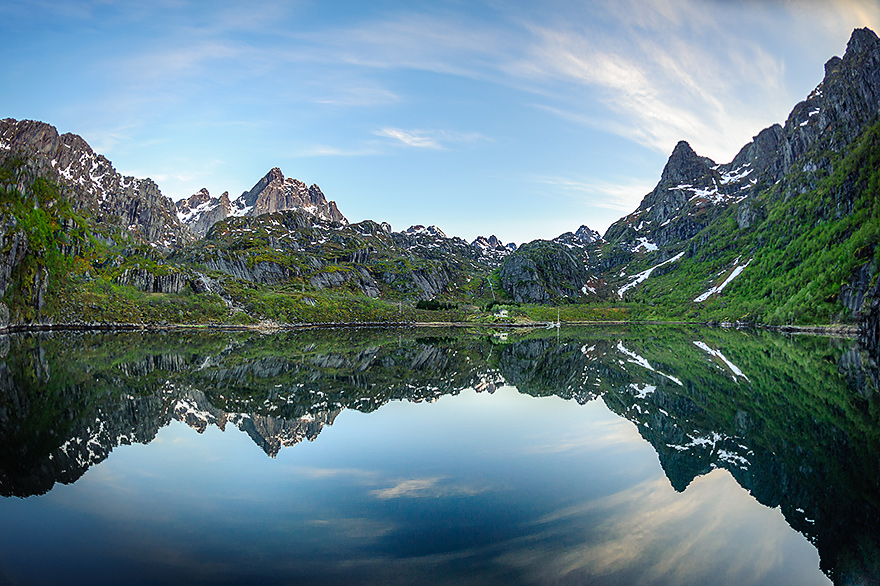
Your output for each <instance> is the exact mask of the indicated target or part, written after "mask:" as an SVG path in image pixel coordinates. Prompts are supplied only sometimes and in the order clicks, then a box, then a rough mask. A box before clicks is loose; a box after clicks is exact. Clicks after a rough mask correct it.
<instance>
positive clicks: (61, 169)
mask: <svg viewBox="0 0 880 586" xmlns="http://www.w3.org/2000/svg"><path fill="white" fill-rule="evenodd" d="M16 155H18V156H23V157H25V158H27V159H28V160H30V161H31V163H32V164H33V165H35V166H36V168H38V169H40V171H41V173H43V174H44V175H45V176H46V177H48V178H49V179H51V180H53V181H56V182H58V183H59V184H61V185H62V186H63V187H64V189H65V190H66V191H67V192H68V195H69V197H70V200H71V203H72V204H73V206H74V209H76V210H88V212H89V213H90V214H93V215H94V218H95V221H96V222H98V223H99V224H104V225H107V226H115V227H119V228H121V229H122V230H123V231H124V233H125V234H126V235H128V236H131V237H133V238H137V239H140V240H141V241H142V242H146V243H149V244H152V245H153V246H157V247H162V248H169V247H172V246H179V245H183V244H184V243H186V242H189V241H191V240H192V239H193V235H192V233H191V232H190V231H189V229H188V228H187V227H186V226H184V225H183V224H182V223H180V221H179V220H178V218H177V214H176V209H175V204H174V202H173V201H171V199H170V198H167V197H165V196H163V195H162V193H161V191H159V188H158V186H157V185H156V184H155V183H154V182H153V181H152V180H150V179H138V178H135V177H123V176H122V174H120V173H118V172H117V171H116V169H114V168H113V165H112V163H110V161H108V160H107V159H106V158H105V157H104V156H103V155H100V154H97V153H95V152H94V151H93V150H92V148H91V147H90V146H89V144H88V143H87V142H86V141H85V139H83V138H82V137H81V136H79V135H76V134H70V133H67V134H61V135H59V134H58V130H57V129H56V128H55V127H54V126H51V125H50V124H46V123H45V122H38V121H35V120H15V119H12V118H6V119H4V120H0V157H6V156H16Z"/></svg>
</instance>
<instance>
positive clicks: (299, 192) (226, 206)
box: [177, 167, 348, 236]
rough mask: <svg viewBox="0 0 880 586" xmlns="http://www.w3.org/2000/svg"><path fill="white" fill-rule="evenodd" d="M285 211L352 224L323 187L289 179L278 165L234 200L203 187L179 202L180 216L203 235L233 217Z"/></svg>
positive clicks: (191, 227) (178, 214)
mask: <svg viewBox="0 0 880 586" xmlns="http://www.w3.org/2000/svg"><path fill="white" fill-rule="evenodd" d="M285 210H302V211H304V212H306V213H307V214H309V215H310V216H313V217H315V218H319V219H321V220H327V221H329V222H339V223H341V224H343V225H346V224H348V220H347V219H346V218H345V216H343V215H342V213H341V212H340V211H339V209H338V208H337V207H336V202H334V201H327V198H326V197H324V194H323V193H322V192H321V188H320V187H318V186H317V185H312V186H311V187H308V186H306V184H305V183H303V182H302V181H299V180H298V179H293V178H291V177H288V178H285V177H284V174H283V173H282V172H281V169H279V168H278V167H274V168H273V169H272V170H271V171H269V172H268V173H267V174H266V175H265V176H264V177H263V178H262V179H260V180H259V181H258V182H257V183H256V185H254V186H253V187H252V188H251V189H250V190H249V191H245V192H244V193H242V194H241V195H240V196H238V197H237V198H236V199H235V200H233V201H230V200H229V192H224V193H223V195H221V196H220V197H219V198H212V197H211V196H210V194H209V193H208V190H207V189H204V188H203V189H201V190H200V191H199V192H198V193H195V194H193V195H192V196H190V197H189V198H188V199H184V200H181V201H179V202H177V217H178V219H179V220H180V221H181V222H183V223H184V224H186V225H187V226H189V227H190V229H191V230H192V231H193V232H194V233H196V234H198V235H199V236H205V235H206V234H207V233H208V230H210V228H211V226H213V225H214V224H216V223H217V222H219V221H221V220H224V219H226V218H228V217H230V216H260V215H262V214H270V213H272V212H279V211H285Z"/></svg>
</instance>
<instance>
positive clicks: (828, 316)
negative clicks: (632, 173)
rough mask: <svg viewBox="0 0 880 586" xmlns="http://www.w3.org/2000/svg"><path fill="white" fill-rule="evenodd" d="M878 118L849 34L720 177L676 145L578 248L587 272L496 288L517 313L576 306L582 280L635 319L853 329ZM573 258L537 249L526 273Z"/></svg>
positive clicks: (867, 266) (863, 45)
mask: <svg viewBox="0 0 880 586" xmlns="http://www.w3.org/2000/svg"><path fill="white" fill-rule="evenodd" d="M878 113H880V40H878V38H877V35H876V34H874V33H873V32H872V31H870V30H868V29H857V30H855V31H854V32H853V34H852V36H851V38H850V40H849V43H848V44H847V48H846V53H845V54H844V56H843V57H842V58H838V57H834V58H832V59H830V60H829V61H828V62H827V63H826V64H825V76H824V79H823V80H822V82H821V83H820V84H819V85H818V86H817V87H816V88H815V90H813V91H812V92H811V93H810V94H809V96H807V98H806V99H805V100H804V101H802V102H800V103H798V104H797V105H796V106H795V107H794V108H793V109H792V111H791V114H790V115H789V116H788V119H787V120H786V122H785V124H784V125H780V124H774V125H772V126H770V127H769V128H766V129H764V130H762V131H761V132H760V133H758V135H757V136H755V137H754V139H753V140H752V141H751V142H749V143H748V144H746V145H745V146H743V147H742V148H741V149H740V151H739V152H738V153H737V155H736V156H735V157H734V159H733V160H732V161H731V162H729V163H724V164H718V163H716V162H714V161H712V160H711V159H709V158H708V157H704V156H700V155H699V154H698V153H696V152H694V150H693V149H692V148H691V146H690V145H689V144H688V143H687V142H685V141H681V142H679V143H678V144H677V145H676V146H675V148H674V149H673V151H672V153H671V155H670V157H669V160H668V161H667V163H666V165H665V167H664V168H663V171H662V173H661V176H660V180H659V182H658V183H657V186H656V187H655V188H654V189H653V190H652V191H651V192H650V193H648V194H646V195H645V197H644V198H643V200H642V202H641V203H640V204H639V206H638V208H637V209H636V210H635V211H633V212H632V213H631V214H629V215H627V216H625V217H623V218H621V219H620V220H618V221H617V222H615V223H614V224H612V225H611V226H610V227H609V228H608V230H607V231H606V233H605V235H604V237H603V238H602V240H601V241H593V242H592V243H589V244H588V245H586V247H585V248H584V249H583V250H584V251H585V252H586V253H585V254H583V255H582V261H583V263H584V266H585V271H572V272H570V273H566V274H562V275H560V274H558V273H553V275H552V278H551V277H546V276H544V275H545V274H546V273H543V274H542V273H541V272H540V271H538V273H536V281H535V284H534V286H532V287H531V291H532V293H528V292H524V291H523V289H522V287H519V288H518V287H517V285H516V283H519V282H521V281H523V279H524V277H523V275H515V277H516V278H510V279H507V280H506V281H505V282H506V283H507V284H506V285H505V289H506V291H507V292H508V294H510V295H511V296H513V297H515V298H518V299H522V300H523V301H534V302H554V303H558V302H559V301H560V300H565V299H568V300H570V301H575V300H584V296H583V289H582V287H583V285H584V281H583V279H584V278H585V276H586V275H589V274H593V275H595V276H597V277H598V279H599V280H600V281H601V283H600V286H599V287H598V288H597V297H598V298H600V299H605V300H608V301H615V300H617V301H619V300H627V301H631V302H636V303H637V304H641V305H640V306H641V307H644V308H645V309H642V310H640V311H641V312H642V313H640V314H639V315H640V316H641V317H645V318H652V317H668V316H670V315H674V316H680V317H684V318H689V319H701V320H705V319H717V320H720V321H736V320H743V321H749V322H764V323H775V324H784V323H792V322H801V323H804V322H805V323H828V322H829V321H845V322H852V321H859V320H861V319H863V318H864V317H865V315H866V314H867V312H868V311H869V306H870V303H871V300H872V299H874V298H875V296H876V295H877V293H878V290H877V289H876V288H874V289H872V287H873V286H874V283H875V281H876V280H875V279H874V276H875V275H876V274H877V273H878V267H880V258H878V251H880V249H878V247H877V243H878V242H880V210H875V207H876V206H875V201H876V200H877V195H878V194H877V191H876V185H877V181H878V179H880V178H878V173H880V172H878V169H880V167H878V163H880V124H878V122H877V119H878ZM530 248H531V247H529V246H528V245H523V246H522V247H520V249H519V250H518V251H517V252H516V253H514V254H512V255H510V257H509V258H508V259H507V260H506V261H505V266H504V267H503V268H502V275H503V274H504V273H505V272H508V273H510V272H512V271H513V269H515V268H517V267H518V266H522V265H524V264H526V263H524V261H523V260H521V259H519V258H518V256H519V255H520V254H524V250H529V249H530ZM571 252H574V250H573V249H569V251H563V250H561V249H560V248H558V247H556V248H553V247H549V246H546V245H544V246H543V249H542V252H541V255H546V258H541V259H536V258H534V255H532V256H533V258H532V259H531V261H532V262H533V263H535V264H537V265H540V264H544V265H547V266H556V265H559V264H560V263H562V264H564V263H565V262H567V261H566V258H565V257H566V256H568V255H570V254H571ZM560 277H561V280H560ZM547 291H551V292H552V294H550V295H549V296H548V295H547V294H546V292H547Z"/></svg>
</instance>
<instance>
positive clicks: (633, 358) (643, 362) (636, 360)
mask: <svg viewBox="0 0 880 586" xmlns="http://www.w3.org/2000/svg"><path fill="white" fill-rule="evenodd" d="M617 349H618V350H620V351H621V352H623V353H624V354H626V355H627V356H629V357H630V360H629V362H632V363H633V364H638V365H639V366H643V367H645V368H647V369H648V370H650V371H652V372H656V373H657V374H659V375H661V376H665V377H666V378H668V379H669V380H671V381H672V382H674V383H675V384H677V385H678V386H680V387H683V386H684V385H683V384H682V382H681V381H680V380H678V379H677V378H675V377H674V376H672V375H669V374H666V373H663V372H660V371H659V370H657V369H656V368H654V367H653V366H651V363H650V362H648V360H647V359H646V358H644V357H643V356H639V355H638V354H636V353H635V352H633V351H632V350H630V349H629V348H627V347H626V346H624V345H623V342H617Z"/></svg>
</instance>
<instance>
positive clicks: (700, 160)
mask: <svg viewBox="0 0 880 586" xmlns="http://www.w3.org/2000/svg"><path fill="white" fill-rule="evenodd" d="M712 165H714V163H713V162H712V160H711V159H709V158H707V157H701V156H699V155H697V153H695V152H694V149H692V148H691V145H690V144H688V143H687V141H684V140H682V141H679V143H678V144H677V145H675V148H674V149H673V150H672V154H671V155H670V156H669V160H668V161H667V162H666V166H665V167H664V168H663V174H662V175H661V182H662V183H671V184H678V183H687V182H690V181H693V179H694V178H695V177H702V176H703V175H705V174H706V173H707V172H708V171H709V168H710V167H711V166H712Z"/></svg>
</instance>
